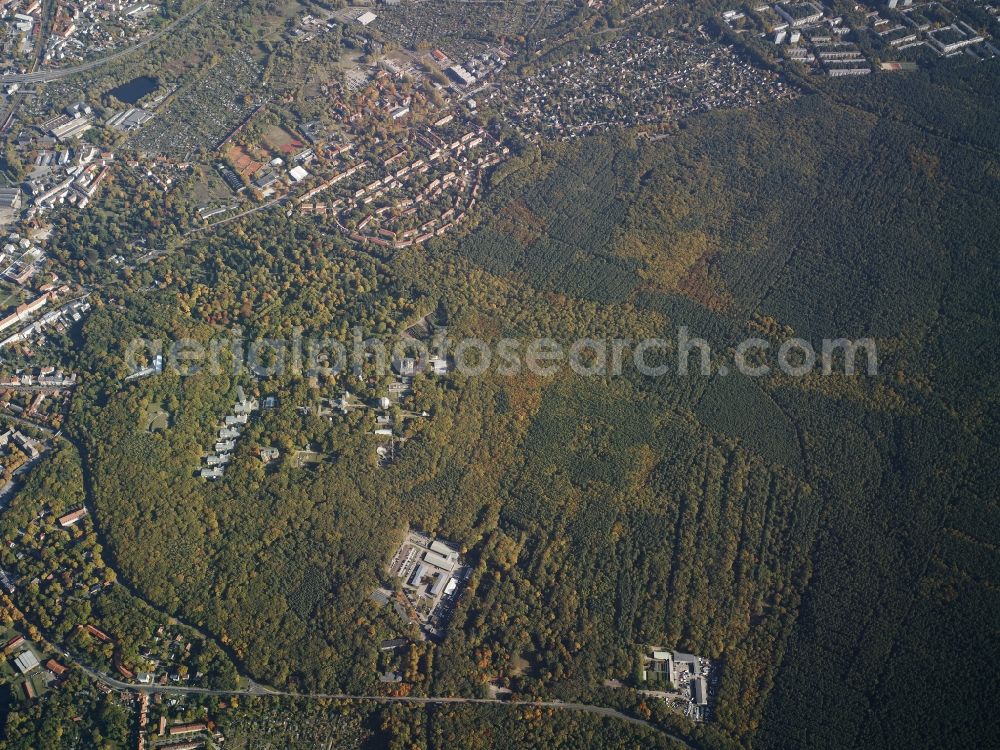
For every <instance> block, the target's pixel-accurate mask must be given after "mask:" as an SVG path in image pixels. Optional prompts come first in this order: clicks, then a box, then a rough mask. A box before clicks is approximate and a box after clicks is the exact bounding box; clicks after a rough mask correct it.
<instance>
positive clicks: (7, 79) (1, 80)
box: [0, 2, 208, 85]
mask: <svg viewBox="0 0 1000 750" xmlns="http://www.w3.org/2000/svg"><path fill="white" fill-rule="evenodd" d="M207 4H208V3H207V2H203V3H201V4H199V5H196V6H195V7H193V8H192V9H191V10H189V11H188V12H187V13H185V14H184V15H182V16H180V17H179V18H177V19H176V20H175V21H174V22H173V23H171V24H169V25H168V26H164V27H163V28H162V29H160V30H159V31H155V32H153V33H152V34H150V35H149V36H147V37H146V38H145V39H143V40H142V41H140V42H138V43H136V44H133V45H132V46H131V47H126V48H125V49H121V50H118V51H117V52H112V53H111V54H110V55H107V56H106V57H102V58H100V59H98V60H90V61H89V62H85V63H81V64H79V65H74V66H72V67H69V68H58V69H55V70H42V71H38V72H35V73H10V74H8V75H3V76H0V85H6V84H8V83H42V82H44V81H55V80H57V79H59V78H66V77H68V76H72V75H76V74H77V73H85V72H86V71H88V70H93V69H94V68H98V67H100V66H101V65H105V64H107V63H109V62H114V61H115V60H118V59H119V58H122V57H125V56H126V55H130V54H132V53H133V52H135V51H136V50H140V49H142V48H143V47H146V46H148V45H150V44H152V43H153V42H155V41H156V40H157V39H160V38H162V37H164V36H166V35H167V34H169V33H170V32H171V31H173V30H174V29H176V28H177V27H178V26H180V25H181V24H183V23H184V22H185V21H187V20H188V19H189V18H191V16H193V15H195V14H196V13H198V12H199V11H200V10H201V9H202V8H204V7H205V6H206V5H207Z"/></svg>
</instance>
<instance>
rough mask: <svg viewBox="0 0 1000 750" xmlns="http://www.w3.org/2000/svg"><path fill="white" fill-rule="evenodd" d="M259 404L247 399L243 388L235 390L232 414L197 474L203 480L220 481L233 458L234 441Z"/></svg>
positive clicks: (225, 421)
mask: <svg viewBox="0 0 1000 750" xmlns="http://www.w3.org/2000/svg"><path fill="white" fill-rule="evenodd" d="M259 406H260V404H259V402H258V401H257V399H255V398H254V399H250V398H247V396H246V393H244V391H243V387H242V386H240V387H239V388H238V389H237V396H236V404H235V405H234V406H233V413H232V414H227V415H226V417H225V419H224V420H223V424H222V426H221V427H220V428H219V439H218V441H217V442H216V443H215V450H214V451H212V452H211V453H209V454H208V455H207V456H205V465H204V466H203V467H202V468H201V471H200V472H199V473H200V475H201V477H202V478H204V479H221V478H222V476H223V475H224V474H225V472H226V466H227V465H228V464H229V462H230V461H231V460H232V458H233V451H234V450H236V441H237V440H239V437H240V435H241V434H242V432H243V429H244V428H245V427H246V426H247V423H248V422H249V420H250V415H251V414H252V413H253V412H255V411H257V409H258V408H259Z"/></svg>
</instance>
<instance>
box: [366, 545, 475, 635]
mask: <svg viewBox="0 0 1000 750" xmlns="http://www.w3.org/2000/svg"><path fill="white" fill-rule="evenodd" d="M388 572H389V576H390V577H392V578H397V579H399V581H400V587H399V588H400V592H399V597H401V598H400V599H397V600H396V602H395V607H396V611H397V612H398V613H399V614H400V616H401V617H402V618H403V619H404V620H406V621H409V622H416V623H419V624H420V627H421V629H422V631H423V632H424V634H425V635H427V636H428V637H431V638H439V637H441V636H443V635H444V628H445V626H446V625H447V623H448V620H449V618H450V616H451V614H452V612H453V611H454V603H455V599H456V598H457V596H458V594H459V592H460V590H461V588H462V586H463V585H464V583H465V582H466V581H467V580H468V577H469V575H470V573H471V568H470V567H469V566H468V565H467V564H466V563H465V562H464V560H463V559H462V556H461V554H460V552H459V550H458V549H457V547H456V545H455V544H453V543H451V542H448V541H445V540H443V539H435V538H434V537H432V536H429V535H427V534H423V533H421V532H419V531H414V530H408V531H407V532H406V536H405V538H404V540H403V543H402V544H401V545H400V547H399V549H398V550H397V551H396V554H395V555H394V556H393V558H392V560H391V561H390V563H389V571H388ZM375 598H376V600H377V601H381V602H382V603H388V601H389V600H390V598H391V594H390V593H389V592H388V591H387V590H384V589H382V590H380V591H379V592H376V595H375Z"/></svg>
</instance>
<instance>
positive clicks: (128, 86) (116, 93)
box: [108, 76, 160, 104]
mask: <svg viewBox="0 0 1000 750" xmlns="http://www.w3.org/2000/svg"><path fill="white" fill-rule="evenodd" d="M159 86H160V82H159V81H158V80H157V79H155V78H153V77H151V76H140V77H139V78H133V79H132V80H131V81H128V82H127V83H123V84H122V85H121V86H116V87H115V88H113V89H111V91H109V92H108V93H109V94H111V95H112V96H113V97H115V98H116V99H118V100H119V101H122V102H125V103H126V104H135V103H136V102H137V101H139V100H140V99H142V97H144V96H145V95H146V94H149V93H151V92H153V91H156V89H157V88H159Z"/></svg>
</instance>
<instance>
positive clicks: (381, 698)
mask: <svg viewBox="0 0 1000 750" xmlns="http://www.w3.org/2000/svg"><path fill="white" fill-rule="evenodd" d="M79 666H80V669H82V670H83V671H84V673H86V674H87V675H88V676H90V677H91V678H92V679H94V680H97V681H98V682H102V683H104V684H105V685H108V686H109V687H112V688H114V689H116V690H132V691H138V692H144V693H163V694H165V695H182V694H189V695H190V694H195V695H218V696H227V695H257V696H268V695H273V696H280V697H283V698H298V699H307V700H308V699H314V700H342V701H371V702H373V703H413V704H422V705H426V704H436V705H441V704H461V703H465V704H487V705H499V706H525V707H529V708H553V709H557V710H561V711H577V712H580V713H588V714H593V715H595V716H603V717H605V718H609V719H617V720H619V721H624V722H627V723H629V724H632V725H634V726H638V727H643V728H644V729H649V730H651V731H653V732H659V733H662V734H666V735H667V736H668V737H670V739H672V740H674V741H675V742H677V743H678V744H680V745H683V746H684V747H687V748H690V750H694V748H693V747H692V746H691V745H690V744H688V743H687V742H686V741H685V740H684V739H682V738H681V737H678V736H677V735H674V734H670V733H669V732H664V731H663V730H662V729H660V728H659V727H656V726H654V725H653V724H651V723H650V722H648V721H646V720H644V719H640V718H638V717H636V716H629V715H628V714H625V713H622V712H621V711H618V710H617V709H614V708H608V707H607V706H593V705H590V704H588V703H565V702H563V701H527V700H502V699H500V698H463V697H459V696H427V697H424V696H406V697H399V696H391V695H350V694H346V693H291V692H286V691H284V690H272V689H271V688H267V687H264V686H263V685H258V684H257V683H254V682H251V683H250V686H249V687H248V688H244V689H242V690H213V689H211V688H196V687H181V686H172V685H137V684H135V683H131V682H122V681H121V680H116V679H115V678H113V677H109V676H108V675H106V674H103V673H101V672H96V671H94V670H93V669H90V668H89V667H85V666H83V665H82V664H81V665H79Z"/></svg>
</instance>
